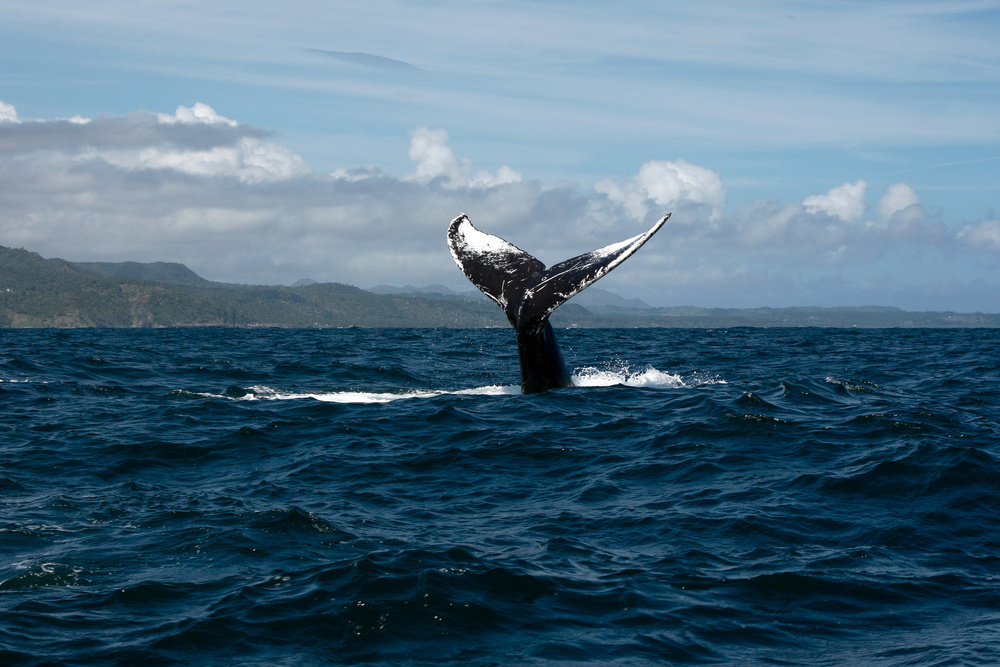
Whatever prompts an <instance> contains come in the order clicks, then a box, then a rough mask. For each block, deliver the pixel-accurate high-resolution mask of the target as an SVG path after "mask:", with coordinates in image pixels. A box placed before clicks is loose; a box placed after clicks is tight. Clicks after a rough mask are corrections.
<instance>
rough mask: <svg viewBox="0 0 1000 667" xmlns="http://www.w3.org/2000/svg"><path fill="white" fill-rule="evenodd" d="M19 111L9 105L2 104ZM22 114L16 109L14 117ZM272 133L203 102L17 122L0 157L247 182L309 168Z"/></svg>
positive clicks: (4, 129)
mask: <svg viewBox="0 0 1000 667" xmlns="http://www.w3.org/2000/svg"><path fill="white" fill-rule="evenodd" d="M4 107H9V108H10V109H13V107H11V106H10V105H4ZM14 117H15V118H16V114H14ZM265 136H266V133H264V132H262V131H260V130H258V129H256V128H253V127H250V126H247V125H241V124H239V123H237V122H236V121H234V120H230V119H229V118H225V117H224V116H221V115H219V114H218V113H216V111H215V110H214V109H212V107H210V106H208V105H206V104H201V103H197V104H195V105H194V106H192V107H185V106H179V107H177V111H176V112H175V113H174V114H162V113H160V114H153V113H148V112H135V113H131V114H128V115H127V116H122V117H112V118H109V117H100V118H96V119H92V120H88V119H84V118H79V117H76V118H72V119H69V120H55V121H47V122H46V121H35V122H29V123H21V122H18V123H17V124H16V125H14V124H11V123H8V124H5V125H3V126H0V139H2V141H0V155H6V156H7V157H9V158H14V157H19V158H22V159H26V158H29V156H30V159H32V160H34V161H36V162H37V161H38V160H40V159H43V158H44V159H47V160H50V161H55V162H72V163H75V164H80V163H84V162H94V161H97V162H103V163H107V164H109V165H113V166H115V167H119V168H121V169H125V170H130V171H134V170H148V169H168V170H172V171H176V172H179V173H183V174H190V175H195V176H231V177H235V178H238V179H239V180H242V181H246V182H259V181H269V180H282V179H287V178H291V177H293V176H296V175H301V174H305V173H308V167H307V166H306V165H305V162H304V161H303V159H302V158H301V157H300V156H299V155H297V154H295V153H294V152H292V151H290V150H288V149H287V148H285V147H283V146H280V145H278V144H276V143H274V142H269V141H263V140H262V139H263V137H265Z"/></svg>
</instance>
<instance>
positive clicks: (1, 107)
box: [0, 102, 21, 123]
mask: <svg viewBox="0 0 1000 667" xmlns="http://www.w3.org/2000/svg"><path fill="white" fill-rule="evenodd" d="M20 122H21V120H20V119H19V118H18V117H17V109H15V108H14V105H13V104H5V103H4V102H0V123H20Z"/></svg>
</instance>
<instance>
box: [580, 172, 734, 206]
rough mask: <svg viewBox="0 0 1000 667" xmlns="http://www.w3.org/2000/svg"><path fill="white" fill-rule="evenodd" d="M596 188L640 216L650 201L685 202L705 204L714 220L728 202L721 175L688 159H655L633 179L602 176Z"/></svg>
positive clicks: (658, 202)
mask: <svg viewBox="0 0 1000 667" xmlns="http://www.w3.org/2000/svg"><path fill="white" fill-rule="evenodd" d="M594 190H596V191H597V192H600V193H603V194H604V195H606V196H607V197H608V198H609V199H611V200H612V201H615V202H619V203H620V204H622V205H623V206H624V207H625V208H626V209H627V210H628V211H629V213H631V214H632V215H633V216H634V217H636V218H639V219H642V218H645V217H646V214H647V213H648V212H649V204H650V202H654V203H656V204H657V205H658V206H659V207H662V208H667V207H671V206H676V205H678V204H682V203H690V204H695V205H702V206H706V207H708V208H709V209H710V211H711V213H710V219H711V220H717V219H718V218H719V217H720V216H721V215H722V209H723V207H724V206H725V205H726V191H725V189H724V188H723V187H722V179H721V178H719V175H718V174H717V173H716V172H714V171H712V170H711V169H707V168H705V167H700V166H698V165H695V164H691V163H690V162H687V161H686V160H677V161H674V162H668V161H660V160H652V161H650V162H647V163H646V164H644V165H642V167H640V169H639V173H638V174H636V176H635V178H634V179H633V180H632V182H630V183H624V184H622V183H618V182H616V181H613V180H611V179H602V180H601V181H598V182H597V183H596V184H595V186H594Z"/></svg>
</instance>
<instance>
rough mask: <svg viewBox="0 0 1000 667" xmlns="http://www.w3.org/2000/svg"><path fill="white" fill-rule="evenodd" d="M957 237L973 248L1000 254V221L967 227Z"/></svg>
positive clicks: (989, 221) (978, 223) (979, 223)
mask: <svg viewBox="0 0 1000 667" xmlns="http://www.w3.org/2000/svg"><path fill="white" fill-rule="evenodd" d="M956 236H957V238H958V240H959V241H961V242H962V243H964V244H965V245H967V246H969V247H971V248H976V249H977V250H990V251H993V252H1000V220H984V221H983V222H977V223H974V224H969V225H965V226H964V227H962V229H960V230H959V231H958V234H957V235H956Z"/></svg>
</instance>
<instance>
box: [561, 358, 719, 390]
mask: <svg viewBox="0 0 1000 667" xmlns="http://www.w3.org/2000/svg"><path fill="white" fill-rule="evenodd" d="M573 384H575V385H576V386H577V387H613V386H615V385H624V386H626V387H644V388H651V389H675V388H677V387H696V386H701V385H706V384H726V381H725V380H723V379H722V378H719V377H714V376H706V375H704V374H694V375H691V376H689V377H687V378H684V377H681V376H680V375H677V374H674V373H664V372H663V371H661V370H658V369H656V368H653V367H652V366H646V368H644V369H642V370H632V367H631V366H629V365H628V364H625V363H620V362H619V363H617V364H614V365H612V364H608V365H607V366H606V367H605V368H597V367H594V366H588V367H586V368H580V369H578V370H577V371H576V373H574V374H573Z"/></svg>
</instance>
